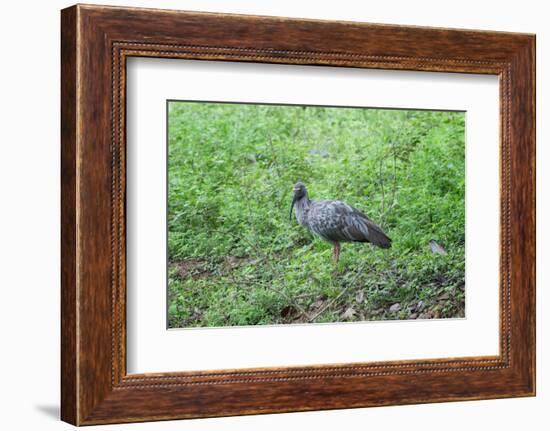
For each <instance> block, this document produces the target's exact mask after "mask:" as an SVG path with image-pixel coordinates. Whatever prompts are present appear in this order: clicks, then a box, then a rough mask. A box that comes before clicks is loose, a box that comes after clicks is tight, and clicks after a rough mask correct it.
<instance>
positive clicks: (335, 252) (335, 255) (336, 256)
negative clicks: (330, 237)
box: [332, 242, 340, 263]
mask: <svg viewBox="0 0 550 431" xmlns="http://www.w3.org/2000/svg"><path fill="white" fill-rule="evenodd" d="M332 256H333V258H334V263H338V259H340V243H339V242H335V243H334V249H333V250H332Z"/></svg>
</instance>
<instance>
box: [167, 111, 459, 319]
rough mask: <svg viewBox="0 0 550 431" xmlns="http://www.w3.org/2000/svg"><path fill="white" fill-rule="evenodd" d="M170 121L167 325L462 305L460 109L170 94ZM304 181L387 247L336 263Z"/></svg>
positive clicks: (405, 312)
mask: <svg viewBox="0 0 550 431" xmlns="http://www.w3.org/2000/svg"><path fill="white" fill-rule="evenodd" d="M168 132H169V133H168V136H169V143H168V145H169V149H168V150H169V166H168V183H169V184H168V251H169V268H168V297H169V308H168V320H169V321H168V324H169V327H189V326H231V325H261V324H281V323H295V322H310V321H311V322H336V321H343V320H348V321H354V320H382V319H405V318H434V317H435V318H437V317H441V318H447V317H463V316H464V268H465V255H464V213H465V208H464V149H465V147H464V114H463V113H459V112H431V111H404V110H381V109H349V108H323V107H289V106H266V105H242V104H214V103H188V102H170V106H169V131H168ZM298 180H301V181H303V182H304V183H305V184H306V186H307V187H308V191H309V194H310V198H312V199H341V200H344V201H345V202H347V203H349V204H351V205H353V206H356V207H357V208H359V209H361V210H362V211H363V212H365V213H366V214H367V215H369V217H370V218H372V219H373V220H374V221H375V222H376V223H378V224H380V225H381V226H382V227H383V228H384V230H385V231H386V233H387V234H388V235H389V236H390V237H391V238H392V240H393V245H392V248H391V249H388V250H381V249H377V248H374V247H373V246H371V245H370V244H356V243H343V246H342V254H341V257H340V262H339V264H338V266H337V267H335V266H334V265H333V264H332V261H331V246H330V244H328V243H326V242H324V241H322V240H320V239H318V238H316V237H313V236H312V235H311V234H310V233H309V232H308V231H307V230H305V229H304V228H303V227H301V226H299V225H298V224H297V222H296V220H295V218H294V216H293V218H292V220H291V221H289V219H288V216H289V208H290V203H291V199H292V187H293V184H294V183H295V182H296V181H298ZM431 239H435V240H436V241H437V242H438V243H439V244H442V245H444V247H445V249H446V251H447V255H440V254H435V253H433V252H432V251H431V250H430V247H429V241H430V240H431ZM397 303H399V307H398V306H394V307H391V306H392V305H394V304H397ZM390 307H391V308H392V309H391V310H390Z"/></svg>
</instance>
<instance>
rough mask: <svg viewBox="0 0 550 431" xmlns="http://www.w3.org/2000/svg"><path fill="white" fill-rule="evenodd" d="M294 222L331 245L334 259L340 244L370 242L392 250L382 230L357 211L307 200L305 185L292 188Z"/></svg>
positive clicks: (338, 203)
mask: <svg viewBox="0 0 550 431" xmlns="http://www.w3.org/2000/svg"><path fill="white" fill-rule="evenodd" d="M293 207H295V210H296V219H297V220H298V223H300V224H301V225H302V226H304V227H305V228H307V229H309V230H310V231H311V232H312V233H313V234H315V235H317V236H319V237H321V238H322V239H324V240H325V241H329V242H331V243H333V244H334V246H335V250H334V256H335V260H338V256H339V254H340V245H339V243H340V242H370V243H371V244H373V245H376V246H378V247H381V248H389V247H391V239H390V238H389V237H388V236H387V235H386V234H385V233H384V231H383V230H382V228H381V227H379V226H378V225H377V224H376V223H374V222H373V221H372V220H371V219H370V218H368V217H367V216H366V215H365V214H363V213H362V212H361V211H359V210H358V209H357V208H354V207H352V206H351V205H348V204H346V203H345V202H342V201H339V200H322V201H313V200H310V199H309V197H308V194H307V190H306V187H305V185H304V184H302V183H296V185H295V186H294V199H293V201H292V207H291V211H292V208H293Z"/></svg>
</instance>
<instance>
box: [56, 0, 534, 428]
mask: <svg viewBox="0 0 550 431" xmlns="http://www.w3.org/2000/svg"><path fill="white" fill-rule="evenodd" d="M61 21H62V26H61V50H62V64H61V72H62V77H61V79H62V81H61V82H62V93H61V107H62V112H61V123H62V134H61V138H62V148H61V161H62V164H61V166H62V175H61V177H62V179H61V189H62V199H61V205H62V219H61V226H62V247H61V252H62V286H61V292H62V295H61V305H62V325H61V335H62V336H61V339H62V345H61V353H62V356H61V357H62V363H61V366H62V368H61V371H62V372H61V375H62V379H61V388H62V390H61V416H62V419H63V420H64V421H67V422H69V423H72V424H75V425H91V424H103V423H116V422H137V421H150V420H164V419H179V418H196V417H212V416H230V415H242V414H258V413H274V412H289V411H307V410H321V409H340V408H352V407H367V406H382V405H392V404H412V403H426V402H442V401H454V400H474V399H488V398H502V397H515V396H533V395H534V394H535V37H534V36H533V35H528V34H513V33H500V32H487V31H469V30H448V29H436V28H422V27H403V26H391V25H376V24H363V23H352V22H329V21H314V20H298V19H286V18H275V17H255V16H239V15H219V14H211V13H196V12H177V11H165V10H152V9H151V10H147V9H132V8H119V7H102V6H82V5H78V6H73V7H70V8H68V9H65V10H63V11H62V20H61ZM134 56H139V57H162V58H177V59H195V60H205V61H208V60H218V61H238V62H257V63H283V64H292V65H330V66H343V67H353V68H372V69H391V70H412V71H432V72H433V71H436V72H460V73H476V74H492V75H497V76H498V77H499V78H500V79H499V82H500V119H501V121H500V140H501V142H500V149H501V153H500V154H501V163H500V174H501V177H500V181H501V194H500V208H501V216H500V217H501V218H500V287H499V288H500V310H499V313H500V344H499V345H500V353H499V355H497V356H490V357H460V358H443V359H430V360H412V361H391V362H376V363H372V362H370V363H369V362H367V363H353V364H337V365H326V366H319V365H312V366H300V367H279V368H264V369H257V368H254V369H236V370H235V369H233V370H231V369H230V370H226V371H213V370H205V371H202V372H170V373H155V374H128V373H127V372H126V347H125V346H126V319H125V316H126V314H125V313H126V260H125V259H126V258H125V250H126V248H125V244H126V237H125V235H126V233H125V216H126V214H125V192H126V174H125V173H126V171H125V159H126V153H125V152H126V135H125V126H126V123H125V118H126V117H125V115H126V113H125V98H126V60H127V59H128V58H129V57H134Z"/></svg>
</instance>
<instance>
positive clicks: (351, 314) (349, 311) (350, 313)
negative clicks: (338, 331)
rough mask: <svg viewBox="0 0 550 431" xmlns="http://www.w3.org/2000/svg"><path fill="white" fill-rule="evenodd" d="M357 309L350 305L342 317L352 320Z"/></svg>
mask: <svg viewBox="0 0 550 431" xmlns="http://www.w3.org/2000/svg"><path fill="white" fill-rule="evenodd" d="M355 314H357V313H356V311H355V310H354V309H353V307H349V308H348V309H347V310H346V311H344V313H343V314H342V316H341V317H342V319H344V320H351V319H353V317H354V316H355Z"/></svg>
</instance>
